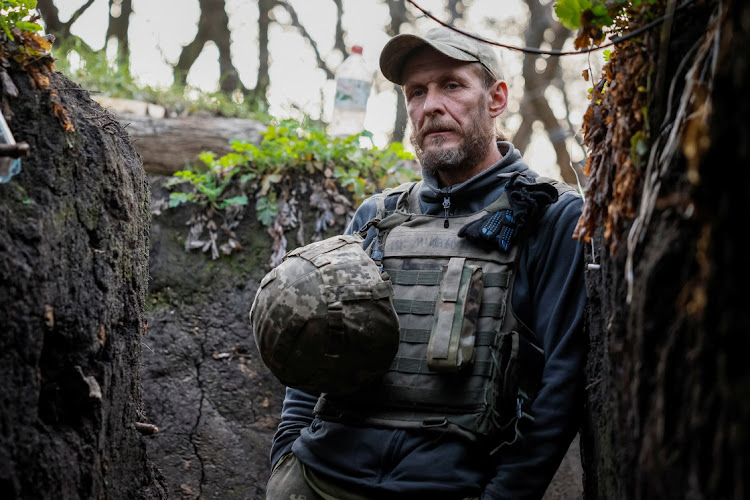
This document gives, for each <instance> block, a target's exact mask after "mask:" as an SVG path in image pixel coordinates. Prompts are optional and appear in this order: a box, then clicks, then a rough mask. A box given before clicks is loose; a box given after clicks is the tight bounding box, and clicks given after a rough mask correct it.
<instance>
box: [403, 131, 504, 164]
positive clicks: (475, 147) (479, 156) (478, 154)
mask: <svg viewBox="0 0 750 500" xmlns="http://www.w3.org/2000/svg"><path fill="white" fill-rule="evenodd" d="M471 132H473V133H472V134H471V135H470V136H469V137H467V138H464V140H462V141H461V143H460V144H459V145H458V146H456V147H455V148H451V149H441V150H437V151H423V150H422V148H421V147H420V146H419V144H417V139H416V138H415V137H413V136H412V138H411V143H412V146H414V151H415V152H416V154H417V158H418V159H419V163H420V164H421V165H422V168H424V169H425V170H427V171H429V172H431V173H432V174H435V173H437V172H456V171H461V170H470V169H472V168H474V166H475V165H477V164H478V163H479V162H480V161H482V160H483V159H484V157H485V156H486V154H487V151H486V147H487V144H488V142H489V141H490V140H491V139H492V138H494V133H493V132H492V131H489V133H485V131H484V130H482V128H481V127H475V128H474V130H472V131H471Z"/></svg>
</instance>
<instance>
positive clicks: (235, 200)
mask: <svg viewBox="0 0 750 500" xmlns="http://www.w3.org/2000/svg"><path fill="white" fill-rule="evenodd" d="M247 203H248V200H247V196H244V195H243V196H233V197H231V198H226V199H224V200H221V203H220V204H219V208H222V209H223V208H227V207H228V206H229V205H243V206H244V205H247Z"/></svg>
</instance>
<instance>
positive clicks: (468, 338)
mask: <svg viewBox="0 0 750 500" xmlns="http://www.w3.org/2000/svg"><path fill="white" fill-rule="evenodd" d="M465 262H466V259H465V258H455V257H454V258H452V259H451V260H450V262H449V263H448V265H447V266H445V267H443V270H442V273H443V275H442V277H441V280H440V291H439V293H438V298H437V301H436V303H435V316H434V318H435V319H434V321H433V323H432V331H431V332H430V341H429V343H428V345H427V367H428V368H429V369H430V370H431V371H434V372H444V373H453V372H457V371H459V370H460V369H462V368H464V367H466V366H468V365H470V364H471V363H472V362H473V358H474V343H475V341H476V332H477V319H478V317H479V306H480V305H481V299H482V292H483V290H484V285H483V282H482V269H481V268H480V267H478V266H471V265H466V264H465Z"/></svg>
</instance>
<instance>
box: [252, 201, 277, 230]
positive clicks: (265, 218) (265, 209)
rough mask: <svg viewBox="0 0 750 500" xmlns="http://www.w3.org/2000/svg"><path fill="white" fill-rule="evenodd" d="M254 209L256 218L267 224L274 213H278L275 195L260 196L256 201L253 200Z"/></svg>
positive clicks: (274, 215)
mask: <svg viewBox="0 0 750 500" xmlns="http://www.w3.org/2000/svg"><path fill="white" fill-rule="evenodd" d="M255 210H256V212H257V217H258V220H259V221H260V222H261V223H262V224H263V225H264V226H268V225H270V224H271V221H272V220H273V218H274V217H276V214H278V213H279V207H278V205H277V204H276V196H275V194H274V195H273V196H261V197H259V198H258V201H256V202H255Z"/></svg>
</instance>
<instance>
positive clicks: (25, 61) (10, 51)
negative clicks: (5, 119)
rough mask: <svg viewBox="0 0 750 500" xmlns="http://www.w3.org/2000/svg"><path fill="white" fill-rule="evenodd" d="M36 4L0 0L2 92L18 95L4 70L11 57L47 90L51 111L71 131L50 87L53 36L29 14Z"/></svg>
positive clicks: (30, 0)
mask: <svg viewBox="0 0 750 500" xmlns="http://www.w3.org/2000/svg"><path fill="white" fill-rule="evenodd" d="M35 7H36V0H0V28H2V30H1V31H0V81H2V84H3V87H5V88H4V93H5V94H7V95H17V94H18V89H17V88H16V87H15V85H14V84H13V81H12V80H11V78H10V77H9V76H8V73H7V72H6V70H5V68H6V67H7V66H8V61H9V59H11V58H12V59H13V60H14V61H16V62H17V63H18V64H20V65H21V66H22V67H23V69H24V70H25V71H26V72H27V73H28V74H29V76H30V77H31V78H32V79H33V81H34V84H35V85H36V87H37V88H38V89H40V90H42V91H45V92H47V93H48V96H49V99H50V102H51V104H52V112H53V113H54V114H55V115H57V117H58V118H59V120H60V123H61V125H62V127H63V129H64V130H65V131H72V130H73V129H74V127H73V124H72V122H71V121H70V118H69V116H68V112H67V110H66V109H65V108H64V107H63V105H62V102H61V101H60V96H59V95H58V94H57V92H56V91H55V90H53V89H51V88H50V76H51V73H52V69H53V59H52V56H51V54H50V52H49V50H50V48H51V47H52V43H53V42H54V40H55V38H54V37H52V36H49V35H44V34H42V26H41V25H39V24H38V23H37V21H38V19H39V18H38V17H37V16H36V14H32V13H31V11H32V10H33V9H34V8H35Z"/></svg>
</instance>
